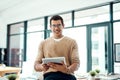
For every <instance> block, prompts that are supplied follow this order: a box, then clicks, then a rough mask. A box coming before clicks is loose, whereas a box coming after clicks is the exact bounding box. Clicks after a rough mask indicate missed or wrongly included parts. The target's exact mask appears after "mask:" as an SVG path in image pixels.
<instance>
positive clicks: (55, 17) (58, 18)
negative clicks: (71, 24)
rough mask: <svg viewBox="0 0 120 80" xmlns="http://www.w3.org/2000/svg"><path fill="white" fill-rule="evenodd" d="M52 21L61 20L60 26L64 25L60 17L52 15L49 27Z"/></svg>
mask: <svg viewBox="0 0 120 80" xmlns="http://www.w3.org/2000/svg"><path fill="white" fill-rule="evenodd" d="M52 20H61V23H62V25H63V24H64V22H63V18H62V17H61V16H59V15H54V16H52V17H51V19H50V25H51V21H52Z"/></svg>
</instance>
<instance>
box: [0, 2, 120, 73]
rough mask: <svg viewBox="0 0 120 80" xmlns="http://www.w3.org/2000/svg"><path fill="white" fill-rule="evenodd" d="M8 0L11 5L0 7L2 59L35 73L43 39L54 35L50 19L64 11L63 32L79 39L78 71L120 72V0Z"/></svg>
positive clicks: (0, 53) (0, 50)
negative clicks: (34, 65) (36, 60)
mask: <svg viewBox="0 0 120 80" xmlns="http://www.w3.org/2000/svg"><path fill="white" fill-rule="evenodd" d="M4 1H5V2H7V3H6V4H7V5H8V7H4V8H0V17H1V18H0V59H1V60H0V63H4V64H5V65H6V66H13V67H21V68H22V70H23V71H22V72H26V73H28V72H29V74H32V73H33V72H34V67H33V64H34V60H35V58H36V56H37V52H38V46H39V44H40V42H41V41H42V40H44V39H46V38H48V37H50V36H51V35H52V33H51V31H50V27H49V19H50V17H51V16H53V15H60V16H62V17H63V19H64V22H65V29H64V31H63V34H64V35H65V36H69V37H71V38H74V39H75V40H76V41H77V43H78V47H79V56H80V68H79V69H78V70H77V71H76V72H75V74H82V73H87V72H89V71H90V70H94V69H100V71H101V73H120V37H119V35H120V0H98V1H97V0H87V1H84V0H74V1H73V0H71V1H68V0H60V1H56V0H49V1H47V0H36V1H35V0H29V1H28V0H13V3H12V4H11V3H10V2H11V0H4ZM4 1H3V3H4ZM14 1H15V2H14ZM9 3H10V4H9ZM4 4H5V3H4ZM0 6H3V4H1V3H0ZM28 66H29V68H28Z"/></svg>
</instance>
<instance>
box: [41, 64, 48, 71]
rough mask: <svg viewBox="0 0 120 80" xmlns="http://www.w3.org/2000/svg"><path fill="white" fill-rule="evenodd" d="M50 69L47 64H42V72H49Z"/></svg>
mask: <svg viewBox="0 0 120 80" xmlns="http://www.w3.org/2000/svg"><path fill="white" fill-rule="evenodd" d="M48 69H49V66H48V65H47V64H41V70H42V71H47V70H48Z"/></svg>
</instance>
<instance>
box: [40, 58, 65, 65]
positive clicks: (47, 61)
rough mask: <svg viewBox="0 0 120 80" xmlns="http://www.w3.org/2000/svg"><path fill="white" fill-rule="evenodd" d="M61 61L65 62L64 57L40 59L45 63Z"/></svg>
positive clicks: (58, 62)
mask: <svg viewBox="0 0 120 80" xmlns="http://www.w3.org/2000/svg"><path fill="white" fill-rule="evenodd" d="M62 61H63V62H64V63H65V64H66V61H65V57H52V58H43V59H42V62H43V64H47V63H49V62H53V63H56V64H61V63H62Z"/></svg>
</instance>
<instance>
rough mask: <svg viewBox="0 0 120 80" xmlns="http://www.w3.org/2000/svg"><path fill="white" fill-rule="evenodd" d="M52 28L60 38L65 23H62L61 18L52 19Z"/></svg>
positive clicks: (54, 33)
mask: <svg viewBox="0 0 120 80" xmlns="http://www.w3.org/2000/svg"><path fill="white" fill-rule="evenodd" d="M50 28H51V31H52V32H53V35H54V36H55V37H56V38H60V37H61V36H62V29H63V28H64V25H63V24H62V23H61V20H52V21H51V25H50Z"/></svg>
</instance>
